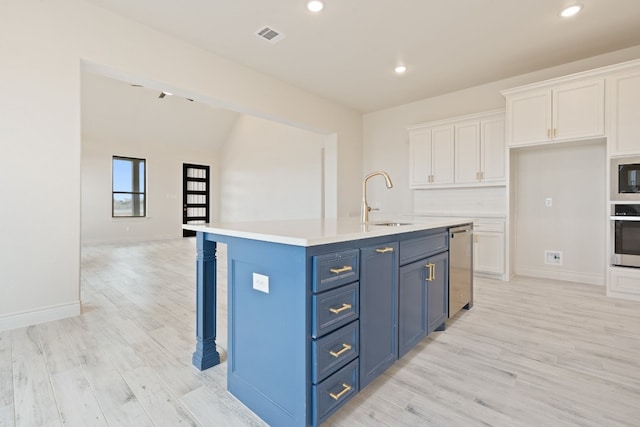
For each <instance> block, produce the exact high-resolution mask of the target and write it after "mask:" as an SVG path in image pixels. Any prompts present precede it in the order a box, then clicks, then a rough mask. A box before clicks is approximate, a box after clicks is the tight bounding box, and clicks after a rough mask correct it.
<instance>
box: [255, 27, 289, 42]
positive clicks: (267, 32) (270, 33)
mask: <svg viewBox="0 0 640 427" xmlns="http://www.w3.org/2000/svg"><path fill="white" fill-rule="evenodd" d="M256 36H258V37H260V38H261V39H263V40H266V41H268V42H269V43H271V44H275V43H278V42H279V41H280V40H282V39H283V38H285V37H286V36H285V35H284V34H282V33H281V32H280V31H278V30H276V29H274V28H271V27H266V26H265V27H262V28H260V29H259V30H258V31H256Z"/></svg>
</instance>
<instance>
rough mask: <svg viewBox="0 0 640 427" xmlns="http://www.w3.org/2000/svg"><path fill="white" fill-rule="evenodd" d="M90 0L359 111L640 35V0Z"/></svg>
mask: <svg viewBox="0 0 640 427" xmlns="http://www.w3.org/2000/svg"><path fill="white" fill-rule="evenodd" d="M86 1H87V2H89V3H93V4H95V5H98V6H100V7H103V8H105V9H108V10H111V11H113V12H114V13H117V14H119V15H122V16H125V17H128V18H131V19H133V20H135V21H138V22H141V23H143V24H146V25H148V26H149V27H152V28H155V29H157V30H160V31H162V32H165V33H168V34H171V35H173V36H175V37H177V38H180V39H183V40H185V41H187V42H189V43H191V44H193V45H197V46H200V47H202V48H204V49H207V50H209V51H211V52H214V53H216V54H218V55H220V56H223V57H226V58H228V59H230V60H232V61H234V62H237V63H240V64H243V65H245V66H248V67H250V68H253V69H256V70H259V71H260V72H262V73H265V74H269V75H271V76H274V77H276V78H278V79H280V80H282V81H285V82H288V83H289V84H291V85H294V86H297V87H299V88H302V89H305V90H308V91H310V92H313V93H316V94H320V95H322V96H324V97H327V98H330V99H333V100H335V101H337V102H340V103H341V104H344V105H346V106H349V107H351V108H353V109H356V110H358V111H361V112H371V111H377V110H381V109H384V108H389V107H393V106H397V105H401V104H405V103H408V102H412V101H417V100H420V99H424V98H429V97H432V96H437V95H441V94H444V93H449V92H452V91H456V90H460V89H464V88H468V87H473V86H477V85H480V84H484V83H488V82H492V81H496V80H501V79H504V78H508V77H512V76H515V75H519V74H524V73H527V72H531V71H536V70H540V69H543V68H548V67H552V66H555V65H560V64H563V63H567V62H571V61H575V60H579V59H583V58H587V57H591V56H595V55H599V54H602V53H606V52H611V51H614V50H618V49H622V48H626V47H631V46H636V45H640V1H639V0H607V1H604V0H578V1H579V3H581V4H583V5H584V9H583V11H582V12H581V13H580V14H578V15H577V16H575V17H572V18H568V19H562V18H560V17H559V12H560V9H561V7H562V6H564V5H569V4H572V3H573V1H572V0H395V1H391V0H325V9H324V10H323V11H322V12H321V13H319V14H312V13H310V12H308V11H307V10H306V8H305V0H190V1H189V2H184V1H178V0H173V1H172V0H162V1H158V0H86ZM264 26H269V27H271V28H273V29H275V30H277V31H279V32H282V33H283V34H284V35H285V37H284V38H283V39H282V40H281V41H279V42H278V43H275V44H272V43H269V42H267V41H265V40H263V39H261V38H259V37H258V36H256V35H255V33H256V32H257V30H259V29H260V28H262V27H264ZM398 63H403V64H405V65H406V66H407V67H408V71H407V72H406V73H405V74H404V75H401V76H398V75H395V74H394V72H393V68H394V66H395V65H396V64H398Z"/></svg>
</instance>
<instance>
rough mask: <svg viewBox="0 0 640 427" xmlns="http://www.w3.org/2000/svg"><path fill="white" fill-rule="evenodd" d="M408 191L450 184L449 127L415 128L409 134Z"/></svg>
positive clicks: (450, 127)
mask: <svg viewBox="0 0 640 427" xmlns="http://www.w3.org/2000/svg"><path fill="white" fill-rule="evenodd" d="M409 159H410V162H409V177H410V187H411V188H426V187H429V186H433V185H443V184H450V183H452V182H453V126H437V127H433V128H431V127H426V128H416V129H413V130H411V131H409Z"/></svg>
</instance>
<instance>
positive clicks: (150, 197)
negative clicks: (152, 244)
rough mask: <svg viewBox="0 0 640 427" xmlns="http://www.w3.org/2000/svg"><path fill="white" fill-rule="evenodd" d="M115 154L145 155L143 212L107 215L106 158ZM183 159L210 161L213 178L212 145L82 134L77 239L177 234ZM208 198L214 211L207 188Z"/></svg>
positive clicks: (139, 238)
mask: <svg viewBox="0 0 640 427" xmlns="http://www.w3.org/2000/svg"><path fill="white" fill-rule="evenodd" d="M114 155H119V156H127V157H138V158H144V159H145V160H146V169H147V171H146V175H147V193H146V199H147V216H146V217H145V218H112V217H111V161H112V157H113V156H114ZM183 163H196V164H202V165H209V166H211V175H212V176H213V177H212V179H211V183H212V184H215V183H216V181H217V178H216V169H217V168H218V163H219V162H218V161H217V158H216V155H215V152H214V151H213V150H203V149H201V150H194V149H193V148H190V147H189V146H188V144H183V145H178V144H174V145H165V146H158V145H156V144H153V143H148V142H146V141H131V140H118V141H114V140H110V139H102V138H95V139H85V140H83V144H82V242H83V243H103V242H125V241H144V240H158V239H168V238H176V237H180V236H182V227H181V225H182V164H183ZM212 190H215V188H212ZM211 203H212V206H211V211H212V212H217V208H218V198H217V197H215V191H212V197H211Z"/></svg>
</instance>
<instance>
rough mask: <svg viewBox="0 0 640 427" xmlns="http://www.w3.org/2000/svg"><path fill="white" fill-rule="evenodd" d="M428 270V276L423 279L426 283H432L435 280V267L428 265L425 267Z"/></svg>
mask: <svg viewBox="0 0 640 427" xmlns="http://www.w3.org/2000/svg"><path fill="white" fill-rule="evenodd" d="M425 267H426V268H428V269H429V276H428V277H427V278H426V279H425V280H426V281H427V282H432V281H433V280H434V279H435V278H436V265H435V264H432V263H429V264H427V265H425Z"/></svg>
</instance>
